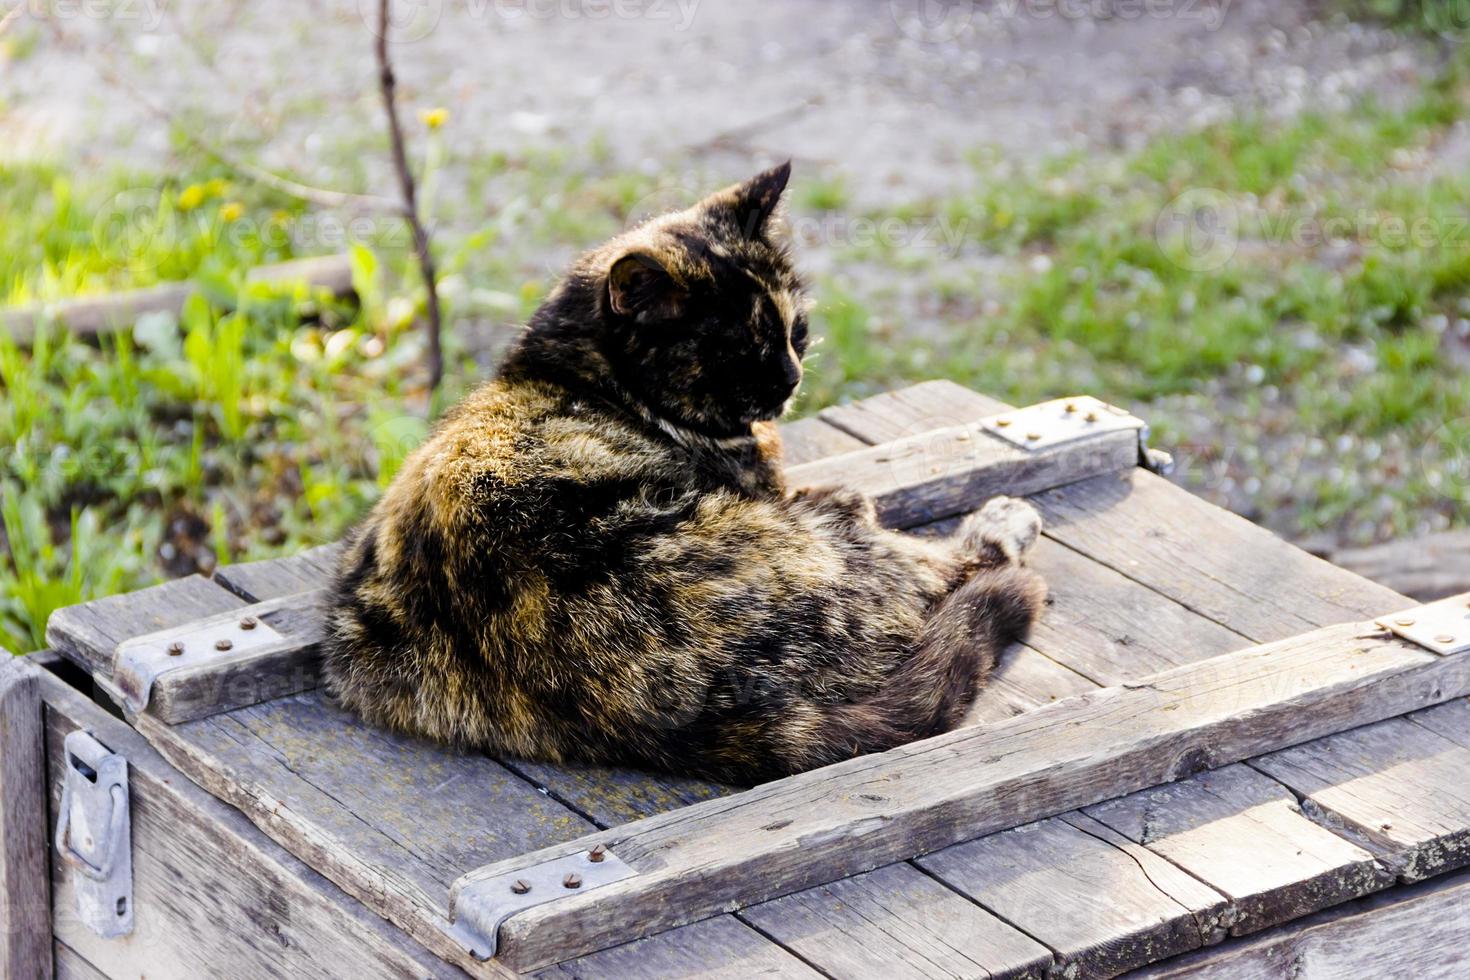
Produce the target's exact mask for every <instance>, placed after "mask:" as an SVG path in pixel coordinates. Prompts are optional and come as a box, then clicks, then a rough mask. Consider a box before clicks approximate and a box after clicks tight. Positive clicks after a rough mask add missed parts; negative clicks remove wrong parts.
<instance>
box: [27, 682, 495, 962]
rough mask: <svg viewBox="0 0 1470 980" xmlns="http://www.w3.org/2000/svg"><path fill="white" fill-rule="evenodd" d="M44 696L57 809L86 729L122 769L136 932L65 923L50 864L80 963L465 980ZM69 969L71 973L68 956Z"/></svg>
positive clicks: (129, 747) (96, 713) (160, 763)
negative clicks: (73, 746) (72, 739)
mask: <svg viewBox="0 0 1470 980" xmlns="http://www.w3.org/2000/svg"><path fill="white" fill-rule="evenodd" d="M42 690H43V695H44V698H45V701H46V705H47V707H46V717H47V720H46V738H47V740H48V743H49V747H50V752H49V755H50V759H51V763H50V772H49V778H48V779H47V781H46V782H44V783H41V785H43V786H44V785H49V792H50V802H51V805H52V806H53V808H54V807H55V806H56V805H57V804H58V803H59V799H60V781H61V778H62V771H63V768H62V766H63V763H62V759H63V751H62V740H63V739H64V738H65V736H66V734H67V733H68V732H71V731H74V730H76V729H78V728H85V729H87V730H88V731H91V732H92V733H93V734H94V735H95V736H96V737H97V738H98V739H99V740H100V741H101V742H102V743H103V744H104V745H107V746H108V747H109V748H111V749H112V750H113V751H115V752H120V753H122V754H123V755H125V756H126V757H127V759H128V780H129V795H130V797H131V801H132V806H131V815H132V848H133V896H134V923H135V924H134V931H133V933H132V935H130V936H128V937H126V938H123V939H109V940H104V939H100V938H98V937H97V936H96V934H95V933H93V932H92V931H91V930H90V929H88V928H87V927H86V926H85V925H83V924H82V923H81V922H80V921H79V920H78V919H77V917H76V915H75V914H74V913H73V912H72V910H73V909H74V908H75V893H74V892H73V886H72V881H73V878H72V876H73V875H74V874H75V873H76V872H74V871H72V870H71V868H70V866H68V865H67V864H65V863H64V862H61V861H56V862H53V863H52V872H51V873H52V875H53V879H52V885H53V893H54V907H55V930H56V937H57V939H58V940H59V941H60V942H61V943H62V944H64V945H65V946H66V947H68V948H69V950H70V951H71V952H72V953H74V954H75V957H76V958H77V959H80V960H81V961H84V962H86V963H89V964H91V965H93V966H94V967H98V968H102V969H105V970H106V971H107V973H108V974H109V975H111V976H115V977H129V976H131V977H140V976H147V977H149V978H150V980H155V978H156V980H194V978H197V977H204V976H219V975H221V972H222V971H224V972H227V973H228V974H229V975H230V976H231V977H238V978H241V980H255V978H259V980H267V978H275V977H282V976H303V977H304V976H350V977H354V978H363V980H367V978H379V977H382V978H388V977H402V978H422V977H453V976H463V973H461V972H460V971H459V970H456V969H454V968H452V967H450V966H449V965H448V964H445V963H443V962H440V961H439V960H436V959H435V958H434V957H433V956H431V955H429V953H428V952H427V951H426V950H424V949H422V948H421V947H419V946H418V945H417V944H415V943H413V942H411V941H410V940H409V939H408V938H407V937H405V936H404V935H403V934H402V933H401V932H398V931H397V930H395V929H393V928H392V927H390V926H388V925H387V924H386V923H384V922H383V921H382V919H380V918H379V917H378V916H377V915H374V914H372V913H371V912H369V911H368V910H366V909H364V908H363V907H362V906H361V905H359V904H358V903H357V902H355V901H353V900H352V899H351V898H349V897H348V896H346V895H344V894H343V893H342V892H341V891H339V890H338V889H337V888H335V887H334V886H333V885H332V884H331V883H329V882H328V881H327V880H325V879H324V878H323V877H322V876H321V875H319V874H317V873H316V872H315V871H313V870H312V869H310V868H308V867H307V866H306V865H304V864H302V863H301V862H300V861H298V860H296V859H295V858H293V857H291V856H290V855H289V854H287V853H286V852H285V851H283V850H282V849H281V848H280V847H278V846H277V845H276V844H274V843H272V842H271V841H270V840H269V839H267V838H266V836H265V835H264V834H262V833H261V832H260V831H259V830H258V829H256V827H254V826H252V825H251V823H250V822H249V821H248V820H246V819H245V818H244V817H243V816H242V815H241V814H240V813H238V812H237V811H235V810H234V809H232V808H231V807H229V806H226V805H225V804H224V803H222V802H220V801H219V800H216V799H214V798H213V797H211V796H210V795H209V794H208V793H205V792H204V791H202V790H200V789H199V788H198V787H196V786H194V785H193V784H192V783H190V782H189V781H188V780H187V779H184V778H182V777H181V776H180V775H179V773H178V772H177V771H176V770H175V769H173V768H172V767H171V766H169V765H168V764H167V763H166V762H165V761H164V760H163V759H162V758H160V757H159V755H158V753H156V752H154V751H153V750H152V749H151V748H150V747H149V746H148V744H147V743H146V742H144V741H143V739H142V738H140V737H139V736H138V735H137V734H136V733H135V732H133V731H132V730H131V729H129V728H128V727H127V726H126V725H124V724H122V723H121V722H120V721H118V720H116V719H114V718H112V717H111V716H110V715H108V714H106V713H105V712H104V711H102V710H101V709H100V708H99V707H98V706H97V705H95V704H92V703H91V702H89V701H87V700H86V699H85V698H83V697H82V696H81V695H80V694H79V693H77V692H76V691H73V690H72V689H70V688H68V687H66V686H65V685H64V684H62V683H61V682H60V681H58V680H56V679H55V678H51V677H46V678H43V680H42ZM63 962H64V969H65V970H67V971H72V972H75V971H74V969H73V968H74V967H77V964H76V961H75V959H73V957H71V956H67V957H64V958H63ZM59 965H61V964H59ZM482 972H483V973H485V974H486V975H495V974H494V973H492V972H489V971H484V970H483V968H482ZM12 975H15V976H24V974H12ZM63 975H65V974H63Z"/></svg>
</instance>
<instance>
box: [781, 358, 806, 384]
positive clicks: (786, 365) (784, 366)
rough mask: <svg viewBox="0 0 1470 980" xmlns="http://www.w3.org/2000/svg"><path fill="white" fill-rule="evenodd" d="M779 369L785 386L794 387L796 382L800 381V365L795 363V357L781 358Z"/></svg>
mask: <svg viewBox="0 0 1470 980" xmlns="http://www.w3.org/2000/svg"><path fill="white" fill-rule="evenodd" d="M781 370H782V375H781V377H782V380H784V381H785V382H786V385H787V387H790V388H795V387H796V386H797V385H798V384H800V383H801V365H800V364H797V363H796V359H795V358H793V357H785V358H782V359H781Z"/></svg>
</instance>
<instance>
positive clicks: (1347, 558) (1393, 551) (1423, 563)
mask: <svg viewBox="0 0 1470 980" xmlns="http://www.w3.org/2000/svg"><path fill="white" fill-rule="evenodd" d="M1331 558H1332V563H1333V564H1334V565H1341V566H1342V567H1343V568H1346V569H1349V570H1351V571H1353V572H1356V573H1357V574H1359V575H1361V576H1363V577H1364V578H1367V579H1372V580H1373V581H1375V582H1377V583H1378V584H1380V585H1386V586H1388V587H1389V588H1390V589H1393V590H1394V591H1395V592H1401V593H1403V594H1404V595H1407V596H1413V597H1414V598H1415V599H1418V600H1419V601H1421V602H1430V601H1432V600H1434V599H1443V598H1444V597H1445V596H1450V595H1456V594H1458V593H1460V592H1464V591H1466V590H1470V531H1466V530H1461V531H1444V532H1441V533H1439V534H1430V535H1427V536H1425V537H1422V538H1406V539H1405V540H1403V541H1390V542H1388V543H1387V544H1379V545H1373V546H1371V547H1368V548H1344V549H1343V550H1341V551H1337V552H1334V553H1333V554H1332V556H1331Z"/></svg>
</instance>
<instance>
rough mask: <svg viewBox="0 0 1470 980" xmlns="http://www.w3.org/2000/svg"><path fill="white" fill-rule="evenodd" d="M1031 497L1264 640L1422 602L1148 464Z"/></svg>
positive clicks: (1136, 574)
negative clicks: (1316, 553) (1297, 544)
mask: <svg viewBox="0 0 1470 980" xmlns="http://www.w3.org/2000/svg"><path fill="white" fill-rule="evenodd" d="M1032 503H1034V504H1036V506H1037V507H1038V508H1039V509H1040V510H1041V512H1042V516H1043V517H1044V518H1045V520H1046V534H1047V535H1048V536H1049V537H1051V538H1053V539H1055V540H1057V541H1060V542H1062V543H1063V544H1065V545H1067V546H1069V547H1071V548H1074V549H1076V550H1077V551H1080V552H1082V553H1083V554H1085V555H1088V556H1089V557H1091V558H1094V559H1096V560H1098V561H1100V562H1102V563H1103V564H1105V565H1108V566H1109V567H1111V568H1114V569H1116V570H1117V571H1119V572H1121V573H1122V574H1124V575H1126V576H1128V577H1129V578H1131V579H1134V580H1135V581H1138V582H1141V583H1143V584H1144V585H1147V586H1148V587H1149V588H1152V589H1155V590H1157V591H1159V592H1161V593H1163V594H1164V595H1166V596H1168V597H1170V598H1171V599H1174V600H1176V601H1178V602H1180V603H1182V604H1183V605H1185V606H1187V607H1189V608H1190V609H1193V610H1195V611H1196V612H1199V613H1202V614H1204V615H1205V616H1207V617H1209V618H1210V619H1212V620H1214V621H1215V622H1217V623H1219V624H1221V625H1222V626H1226V627H1228V628H1229V629H1232V630H1234V631H1235V632H1237V633H1240V634H1242V635H1243V636H1248V637H1250V638H1251V639H1252V640H1254V641H1256V642H1258V643H1265V642H1269V641H1271V640H1278V639H1282V638H1283V637H1286V636H1291V635H1294V634H1296V633H1300V632H1302V631H1304V630H1309V629H1312V628H1313V627H1315V626H1324V625H1327V624H1329V623H1339V622H1343V621H1345V620H1349V619H1362V618H1368V617H1372V616H1381V615H1384V614H1386V613H1391V612H1398V611H1399V610H1401V609H1404V608H1406V607H1407V606H1411V605H1413V601H1412V600H1409V599H1406V598H1405V597H1403V596H1401V595H1399V594H1397V593H1396V592H1394V591H1393V590H1391V589H1387V588H1384V587H1383V586H1381V585H1376V584H1374V583H1372V582H1369V581H1368V580H1367V579H1363V578H1359V577H1358V576H1356V575H1353V574H1352V573H1351V572H1347V571H1344V570H1343V569H1340V568H1337V567H1335V566H1333V565H1329V564H1328V563H1327V562H1325V561H1322V560H1321V559H1320V558H1314V557H1313V556H1311V555H1309V554H1307V553H1306V552H1304V551H1301V550H1300V549H1298V548H1294V547H1292V546H1291V545H1289V544H1287V543H1286V542H1285V541H1282V540H1281V539H1280V538H1278V537H1276V536H1275V535H1274V534H1272V533H1271V532H1270V531H1267V530H1266V529H1265V528H1262V527H1259V526H1257V525H1255V524H1252V523H1251V522H1250V521H1247V520H1246V519H1244V518H1242V517H1238V516H1236V515H1235V514H1232V513H1230V512H1229V511H1226V510H1222V509H1220V508H1218V507H1215V506H1213V505H1211V504H1208V503H1206V502H1205V501H1203V500H1200V499H1199V498H1197V497H1195V496H1193V495H1191V494H1189V493H1187V492H1185V491H1183V490H1181V489H1179V488H1178V487H1175V486H1173V485H1171V484H1169V483H1168V482H1167V481H1165V480H1163V479H1161V478H1159V477H1157V476H1154V475H1153V474H1151V473H1148V472H1146V471H1143V470H1130V471H1128V472H1126V473H1121V474H1114V475H1110V476H1103V477H1097V478H1094V479H1091V480H1085V481H1083V482H1081V483H1075V484H1072V485H1071V486H1067V487H1059V488H1057V489H1054V490H1050V491H1047V492H1045V493H1042V494H1038V495H1036V496H1035V497H1033V498H1032Z"/></svg>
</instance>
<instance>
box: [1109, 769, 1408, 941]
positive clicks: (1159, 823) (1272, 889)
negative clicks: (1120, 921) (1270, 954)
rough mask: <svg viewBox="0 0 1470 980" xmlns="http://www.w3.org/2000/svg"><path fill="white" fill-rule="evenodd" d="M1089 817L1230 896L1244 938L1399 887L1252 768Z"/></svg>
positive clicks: (1209, 775)
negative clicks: (1380, 891)
mask: <svg viewBox="0 0 1470 980" xmlns="http://www.w3.org/2000/svg"><path fill="white" fill-rule="evenodd" d="M1084 812H1086V813H1087V814H1088V815H1089V816H1091V817H1094V818H1095V819H1097V820H1098V821H1099V822H1101V823H1105V824H1107V825H1108V826H1109V827H1111V828H1112V829H1113V830H1116V831H1117V832H1118V833H1120V834H1122V835H1123V836H1124V837H1127V838H1128V839H1129V840H1131V841H1134V842H1135V843H1138V844H1143V845H1146V846H1147V847H1148V849H1149V850H1151V851H1154V852H1155V853H1157V854H1160V855H1162V856H1163V857H1165V858H1168V859H1169V860H1170V861H1171V862H1173V863H1174V864H1176V865H1178V866H1179V867H1181V868H1183V869H1184V870H1185V871H1188V872H1189V873H1190V874H1192V875H1194V876H1195V877H1196V878H1198V879H1200V880H1201V881H1203V882H1205V883H1206V884H1208V885H1210V886H1211V887H1213V888H1215V889H1216V890H1217V891H1219V892H1221V893H1222V894H1224V895H1226V896H1227V897H1228V898H1229V899H1230V901H1231V905H1232V908H1233V909H1234V915H1233V922H1234V924H1233V926H1232V931H1233V932H1234V933H1235V934H1236V935H1243V934H1245V933H1248V932H1256V931H1259V930H1261V929H1264V928H1265V927H1267V926H1272V925H1275V924H1277V923H1278V922H1287V921H1290V920H1292V919H1297V918H1300V917H1302V916H1304V915H1307V914H1309V913H1312V912H1316V911H1318V910H1320V909H1324V908H1328V907H1330V906H1333V905H1338V904H1341V903H1342V902H1346V901H1349V900H1350V899H1354V898H1359V897H1361V896H1363V895H1366V894H1368V893H1369V892H1373V891H1377V890H1378V889H1380V888H1387V887H1388V886H1389V885H1392V884H1393V881H1394V877H1393V874H1392V873H1391V872H1390V871H1388V869H1386V868H1384V867H1383V866H1382V865H1380V864H1378V862H1376V861H1375V860H1374V859H1373V855H1372V854H1370V853H1368V852H1367V851H1365V850H1363V849H1362V848H1359V847H1357V846H1355V845H1353V844H1351V843H1349V842H1348V841H1346V840H1343V839H1342V838H1341V837H1338V836H1337V835H1335V834H1332V833H1330V832H1329V831H1327V830H1324V829H1323V828H1322V827H1320V826H1318V825H1317V824H1314V823H1313V822H1312V821H1311V820H1309V819H1307V818H1306V817H1304V816H1303V815H1302V814H1301V811H1300V809H1299V808H1298V807H1297V803H1296V797H1294V796H1293V795H1292V794H1291V793H1290V792H1289V791H1288V790H1287V789H1286V787H1284V786H1282V785H1281V784H1280V783H1277V782H1276V781H1274V780H1272V779H1269V778H1267V777H1265V776H1263V775H1261V774H1260V773H1259V772H1256V771H1255V770H1254V769H1251V768H1249V767H1248V766H1245V765H1239V764H1237V765H1233V766H1226V767H1224V768H1223V769H1217V770H1215V771H1213V772H1205V773H1200V774H1199V775H1198V776H1195V777H1194V778H1192V779H1187V780H1184V781H1182V782H1178V783H1173V784H1171V785H1168V786H1156V787H1154V788H1152V789H1146V790H1143V791H1142V792H1138V793H1133V794H1130V795H1128V796H1125V797H1122V798H1121V799H1116V800H1109V801H1108V802H1106V803H1100V804H1098V805H1097V806H1091V807H1088V808H1087V809H1086V810H1085V811H1084Z"/></svg>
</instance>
